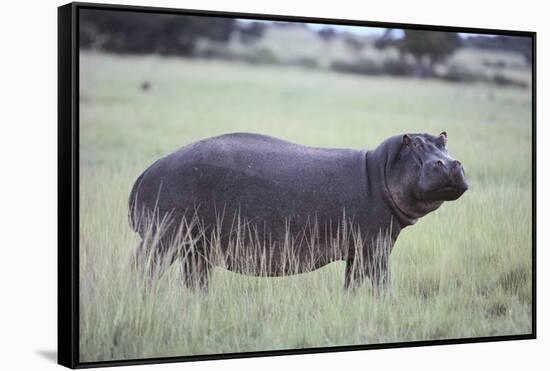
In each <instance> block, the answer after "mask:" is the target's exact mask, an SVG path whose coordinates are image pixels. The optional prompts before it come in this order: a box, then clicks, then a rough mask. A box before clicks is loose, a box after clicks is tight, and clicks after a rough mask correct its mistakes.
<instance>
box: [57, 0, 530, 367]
mask: <svg viewBox="0 0 550 371" xmlns="http://www.w3.org/2000/svg"><path fill="white" fill-rule="evenodd" d="M81 9H103V10H116V11H133V12H143V13H165V14H181V15H201V16H216V17H231V18H241V19H255V20H270V21H291V22H309V23H321V24H337V25H349V26H371V27H373V26H374V27H387V28H407V29H422V30H434V31H453V32H462V33H476V34H493V35H510V36H523V37H529V38H531V40H532V56H533V60H532V63H533V68H532V85H531V89H532V98H533V99H532V134H533V135H532V143H531V145H532V169H531V171H532V197H533V198H532V221H533V226H532V258H533V261H532V277H531V279H532V332H531V333H530V334H524V335H510V336H487V337H475V338H458V339H446V340H423V341H411V342H395V343H383V344H365V345H353V346H332V347H323V348H309V349H290V350H276V351H254V352H243V353H225V354H208V355H198V356H178V357H168V358H165V357H161V358H146V359H131V360H112V361H101V362H85V363H83V362H80V360H79V274H78V266H79V227H78V226H79V94H78V92H79V59H78V50H79V37H78V29H79V21H78V15H79V10H81ZM536 226H537V222H536V32H530V31H515V30H500V29H488V28H487V29H486V28H463V27H449V26H438V25H423V24H403V23H388V22H373V21H362V20H361V21H360V20H349V19H329V18H309V17H301V16H285V15H272V14H251V13H233V12H222V11H203V10H190V9H173V8H157V7H146V6H127V5H112V4H96V3H70V4H67V5H63V6H61V7H59V8H58V363H59V364H61V365H63V366H66V367H69V368H89V367H98V366H122V365H137V364H155V363H167V362H188V361H203V360H217V359H231V358H246V357H265V356H279V355H291V354H308V353H322V352H343V351H354V350H367V349H381V348H400V347H419V346H431V345H447V344H462V343H480V342H496V341H508V340H526V339H535V338H536V328H537V322H536V319H537V313H536V309H537V308H536V303H537V298H536Z"/></svg>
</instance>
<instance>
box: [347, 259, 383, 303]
mask: <svg viewBox="0 0 550 371" xmlns="http://www.w3.org/2000/svg"><path fill="white" fill-rule="evenodd" d="M365 277H368V278H369V279H370V281H371V283H372V287H373V289H374V292H375V293H376V294H378V293H381V292H386V291H388V290H389V288H390V270H389V266H388V259H383V260H378V261H376V263H373V262H366V263H363V264H358V263H356V262H355V261H354V259H348V260H347V261H346V273H345V284H344V287H345V288H346V289H356V288H358V287H360V286H361V284H362V283H363V281H364V280H365Z"/></svg>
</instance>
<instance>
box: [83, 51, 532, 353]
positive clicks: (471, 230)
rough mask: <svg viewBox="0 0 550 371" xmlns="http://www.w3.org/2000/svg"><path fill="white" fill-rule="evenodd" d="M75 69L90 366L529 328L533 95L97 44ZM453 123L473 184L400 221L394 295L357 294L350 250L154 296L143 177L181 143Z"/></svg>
mask: <svg viewBox="0 0 550 371" xmlns="http://www.w3.org/2000/svg"><path fill="white" fill-rule="evenodd" d="M80 66H81V70H80V74H81V77H80V78H81V90H80V100H81V104H80V360H81V361H82V362H86V361H102V360H120V359H132V358H143V357H164V356H181V355H196V354H212V353H225V352H244V351H259V350H275V349H289V348H311V347H324V346H337V345H349V344H372V343H386V342H396V341H413V340H428V339H429V340H433V339H447V338H463V337H473V336H493V335H512V334H526V333H530V332H531V326H532V324H531V315H532V313H531V303H532V297H531V266H532V256H531V248H532V239H531V235H532V220H531V212H532V204H531V196H532V195H531V184H532V178H531V165H532V163H531V139H532V132H531V126H530V125H531V95H530V92H529V90H522V89H514V88H497V87H495V86H489V85H481V84H464V85H460V84H450V83H445V82H440V81H432V80H417V79H397V78H389V77H358V76H349V75H341V74H336V73H330V72H321V71H312V70H306V69H299V68H290V67H277V66H250V65H245V64H239V63H223V62H214V61H210V62H204V61H191V60H185V59H177V58H159V57H144V58H136V57H118V56H117V57H115V56H109V55H101V54H91V53H82V54H81V64H80ZM144 81H148V82H149V83H150V84H151V88H150V89H149V90H148V91H142V90H141V89H140V85H141V84H142V82H144ZM442 130H446V131H447V132H448V134H449V143H448V147H449V151H450V153H451V154H452V155H453V156H454V157H455V158H457V159H460V160H461V162H462V163H463V164H464V166H465V168H466V172H467V175H468V177H469V179H470V183H471V189H470V190H469V191H468V192H467V193H466V194H465V195H464V196H463V197H462V198H461V199H460V200H458V201H457V202H449V203H446V204H444V205H443V206H442V207H441V208H440V209H439V210H438V211H436V212H434V213H432V214H429V215H428V216H426V217H425V218H423V219H421V220H420V221H419V222H418V223H417V224H416V225H414V226H412V227H409V228H406V229H405V230H404V231H403V232H402V233H401V235H400V237H399V239H398V241H397V243H396V246H395V248H394V251H393V252H392V255H391V267H392V272H393V277H392V291H391V293H390V294H389V295H386V296H381V297H380V296H375V295H373V294H372V292H371V288H370V284H369V283H368V282H367V283H366V284H365V285H363V287H361V288H360V289H359V290H357V291H356V292H355V293H354V294H349V293H347V292H345V291H344V290H343V289H342V287H343V278H344V265H343V263H341V262H337V263H333V264H330V265H328V266H326V267H324V268H322V269H320V270H318V271H315V272H313V273H308V274H302V275H296V276H291V277H283V278H257V277H250V276H243V275H238V274H234V273H231V272H228V271H225V270H223V269H219V268H217V269H215V270H214V274H213V277H212V280H211V285H210V291H209V292H208V294H205V293H201V292H192V291H190V290H187V289H186V288H185V287H184V286H183V284H182V282H181V281H180V277H179V275H178V269H179V267H178V266H177V265H174V266H172V267H171V268H170V269H169V271H168V272H167V273H166V274H165V275H164V276H162V278H161V280H160V282H159V284H158V285H157V286H156V287H155V291H154V292H153V293H152V294H151V295H143V290H142V289H143V283H142V282H140V281H139V280H136V278H135V276H134V275H132V274H131V271H130V266H129V264H128V263H129V261H130V257H131V255H132V253H133V251H134V249H135V247H136V246H137V243H138V242H139V238H138V236H137V234H136V233H134V232H133V231H132V230H131V229H130V228H129V226H128V221H127V200H128V194H129V192H130V189H131V186H132V185H133V182H134V181H135V179H136V178H137V176H138V175H139V174H140V173H141V172H142V171H143V170H144V169H145V168H146V167H147V166H148V165H150V164H151V163H152V162H153V161H155V160H156V159H157V158H159V157H160V156H162V155H164V154H166V153H168V152H170V151H173V150H175V149H177V148H179V147H180V146H183V145H185V144H187V143H190V142H193V141H194V140H197V139H201V138H205V137H209V136H213V135H217V134H221V133H226V132H233V131H249V132H256V133H266V134H270V135H274V136H277V137H280V138H283V139H288V140H292V141H295V142H298V143H302V144H309V145H316V146H330V147H353V148H363V147H368V148H374V147H375V146H376V145H377V144H379V143H380V142H381V141H382V140H383V139H385V138H386V137H388V136H390V135H394V134H396V133H403V132H430V133H434V134H435V133H439V132H440V131H442Z"/></svg>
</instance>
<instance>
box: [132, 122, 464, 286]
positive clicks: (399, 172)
mask: <svg viewBox="0 0 550 371" xmlns="http://www.w3.org/2000/svg"><path fill="white" fill-rule="evenodd" d="M467 189H468V182H467V180H466V176H465V172H464V168H463V166H462V164H461V163H460V161H458V160H455V159H454V158H452V157H451V156H450V155H449V153H448V151H447V133H446V132H442V133H441V134H439V135H437V136H434V135H430V134H420V133H408V134H400V135H395V136H392V137H390V138H388V139H386V140H384V141H383V142H382V143H381V144H380V145H378V146H377V147H376V148H374V149H372V150H368V149H349V148H321V147H311V146H305V145H300V144H296V143H293V142H289V141H286V140H282V139H278V138H275V137H272V136H267V135H260V134H252V133H232V134H225V135H220V136H215V137H211V138H207V139H204V140H200V141H197V142H194V143H191V144H188V145H185V146H183V147H181V148H180V149H178V150H176V151H174V152H172V153H170V154H168V155H166V156H164V157H162V158H160V159H159V160H157V161H156V162H155V163H153V164H152V165H151V166H149V167H148V168H147V169H146V170H145V171H144V172H143V173H142V174H141V175H140V176H139V177H138V178H137V180H136V182H135V184H134V186H133V188H132V190H131V193H130V199H129V219H130V225H131V227H132V228H133V229H134V230H135V231H136V232H137V233H139V235H140V237H141V239H142V241H141V243H140V245H139V247H138V249H137V251H136V254H135V257H136V259H135V262H136V265H137V266H140V265H143V264H144V263H143V262H144V261H145V260H144V259H143V257H144V256H146V257H152V259H149V260H147V261H149V262H151V261H152V262H153V263H152V266H155V267H159V266H163V267H166V266H169V265H170V264H172V263H173V262H175V261H177V260H179V261H180V262H181V263H182V265H181V268H182V269H181V272H182V276H183V282H184V283H185V285H186V286H188V287H190V288H207V286H208V278H209V273H210V272H211V270H212V268H213V267H214V266H221V267H223V268H225V269H229V270H231V271H234V272H238V273H243V274H249V275H257V276H285V275H291V274H298V273H304V272H309V271H312V270H315V269H318V268H320V267H322V266H324V265H326V264H329V263H331V262H333V261H337V260H343V261H344V262H345V265H346V268H345V279H344V287H345V288H355V287H359V285H361V283H362V281H363V280H364V278H368V279H369V280H370V281H371V283H372V285H373V286H374V288H375V289H384V288H387V287H389V284H390V270H389V256H390V252H391V250H392V248H393V246H394V244H395V241H396V240H397V237H398V236H399V233H400V232H401V230H402V229H403V228H406V227H407V226H410V225H413V224H415V222H416V221H417V220H418V219H419V218H421V217H423V216H425V215H426V214H428V213H430V212H432V211H434V210H436V209H438V208H439V207H440V206H441V205H442V204H443V202H445V201H454V200H457V199H458V198H459V197H461V196H462V194H463V193H464V192H465V191H466V190H467ZM140 257H141V258H140ZM161 262H163V263H164V264H161ZM383 291H384V290H383Z"/></svg>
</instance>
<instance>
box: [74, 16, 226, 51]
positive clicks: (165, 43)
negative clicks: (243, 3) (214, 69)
mask: <svg viewBox="0 0 550 371" xmlns="http://www.w3.org/2000/svg"><path fill="white" fill-rule="evenodd" d="M79 21H80V27H79V42H80V47H82V48H88V49H89V48H95V49H101V50H105V51H109V52H114V53H134V54H148V53H158V54H165V55H185V56H190V55H192V54H193V51H194V48H195V43H196V41H197V40H198V39H199V38H206V39H212V40H217V41H227V40H229V36H230V34H231V32H232V31H233V29H234V25H235V20H233V19H230V18H221V17H205V16H190V15H177V14H151V13H141V12H127V11H124V12H122V11H116V10H95V9H94V10H92V9H82V10H80V18H79Z"/></svg>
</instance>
